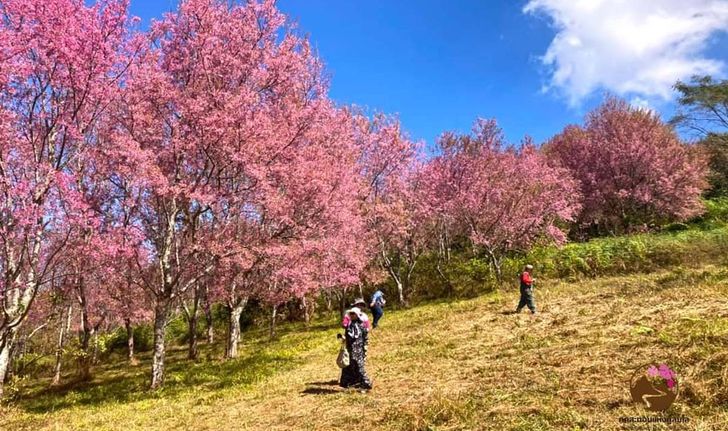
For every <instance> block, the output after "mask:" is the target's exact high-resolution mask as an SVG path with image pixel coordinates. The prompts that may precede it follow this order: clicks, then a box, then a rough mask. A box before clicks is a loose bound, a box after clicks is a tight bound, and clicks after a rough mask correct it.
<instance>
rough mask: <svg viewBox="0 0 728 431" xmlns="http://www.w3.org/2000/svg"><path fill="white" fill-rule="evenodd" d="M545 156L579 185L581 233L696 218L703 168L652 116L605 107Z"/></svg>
mask: <svg viewBox="0 0 728 431" xmlns="http://www.w3.org/2000/svg"><path fill="white" fill-rule="evenodd" d="M545 151H546V153H547V154H548V155H549V157H550V159H551V160H553V161H554V162H555V163H556V164H558V165H560V166H563V167H566V168H567V169H569V171H570V172H571V173H572V175H573V176H574V177H575V178H576V179H577V180H578V182H579V187H580V189H581V194H582V195H583V209H582V211H581V213H580V214H579V217H578V224H579V226H578V227H579V228H580V229H581V230H582V232H588V231H591V232H592V233H594V234H607V233H611V234H618V233H623V232H626V231H629V230H632V229H637V228H640V227H644V226H647V225H650V224H658V223H664V222H666V221H671V220H685V219H687V218H690V217H692V216H694V215H696V214H698V213H700V211H701V208H702V207H701V203H700V194H701V192H702V191H703V190H705V188H706V187H707V183H706V173H707V167H706V161H705V160H704V158H703V157H701V156H700V155H699V154H698V153H697V152H696V151H694V150H693V149H692V148H690V147H688V146H686V145H685V144H683V143H682V142H680V139H679V138H678V136H677V135H676V134H675V132H674V131H673V130H672V129H671V128H670V127H668V126H667V125H665V124H664V123H663V122H662V121H661V120H660V119H659V118H658V116H657V115H656V114H655V113H653V112H651V111H647V110H643V109H637V108H633V107H631V106H629V105H628V104H627V103H626V102H625V101H623V100H618V99H614V98H610V99H607V100H606V101H605V102H604V104H602V105H601V106H600V107H598V108H597V109H595V110H594V111H592V112H591V113H589V115H588V116H587V118H586V122H585V124H584V126H583V127H579V126H568V127H567V128H566V129H564V131H563V132H562V133H561V134H559V135H557V136H555V137H553V138H552V139H551V140H550V141H549V142H548V143H547V144H546V145H545Z"/></svg>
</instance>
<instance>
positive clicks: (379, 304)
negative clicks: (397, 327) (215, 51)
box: [369, 289, 387, 328]
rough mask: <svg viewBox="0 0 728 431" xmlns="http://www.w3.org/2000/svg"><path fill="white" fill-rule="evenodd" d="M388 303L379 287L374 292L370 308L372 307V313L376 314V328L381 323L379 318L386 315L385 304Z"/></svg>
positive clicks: (374, 324) (374, 323)
mask: <svg viewBox="0 0 728 431" xmlns="http://www.w3.org/2000/svg"><path fill="white" fill-rule="evenodd" d="M386 303H387V301H385V300H384V293H383V292H382V291H381V290H379V289H377V291H376V292H374V293H373V294H372V301H371V303H370V304H369V308H371V309H372V315H373V316H374V322H373V324H372V326H373V327H375V328H376V327H377V325H378V324H379V319H381V318H382V316H384V304H386Z"/></svg>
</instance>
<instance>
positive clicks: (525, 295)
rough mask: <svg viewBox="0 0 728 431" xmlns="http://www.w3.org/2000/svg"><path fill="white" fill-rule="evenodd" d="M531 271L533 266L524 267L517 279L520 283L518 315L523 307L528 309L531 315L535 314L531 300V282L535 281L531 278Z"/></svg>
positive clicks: (533, 302) (534, 304)
mask: <svg viewBox="0 0 728 431" xmlns="http://www.w3.org/2000/svg"><path fill="white" fill-rule="evenodd" d="M531 271H533V266H532V265H526V267H525V268H524V269H523V272H522V273H521V274H520V276H519V277H518V278H519V279H520V282H521V299H520V301H518V307H517V308H516V313H520V312H521V309H523V307H528V309H529V310H531V313H533V314H536V302H535V301H534V299H533V282H534V281H535V279H534V278H533V277H532V276H531Z"/></svg>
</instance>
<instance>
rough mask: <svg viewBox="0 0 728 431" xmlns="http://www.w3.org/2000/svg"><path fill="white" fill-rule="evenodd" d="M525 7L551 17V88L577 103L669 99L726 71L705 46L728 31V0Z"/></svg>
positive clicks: (582, 0) (610, 0)
mask: <svg viewBox="0 0 728 431" xmlns="http://www.w3.org/2000/svg"><path fill="white" fill-rule="evenodd" d="M523 11H524V13H528V14H539V13H543V14H546V15H547V16H548V17H549V18H550V20H551V21H552V23H553V26H554V27H555V29H556V31H557V33H556V36H555V37H554V39H553V40H552V41H551V44H550V46H549V47H548V49H547V51H546V53H545V54H544V55H543V57H542V61H543V63H544V64H545V65H547V66H548V67H549V68H550V73H551V76H550V81H549V83H548V84H547V85H546V87H545V88H546V89H547V90H558V91H562V92H563V93H564V95H565V96H566V97H567V98H568V100H569V102H570V103H571V104H572V105H578V104H579V102H580V101H581V100H583V99H584V98H585V97H587V96H589V95H591V94H592V93H594V92H595V91H598V90H607V91H610V92H614V93H616V94H619V95H622V96H631V97H639V99H640V100H642V101H645V102H646V101H647V99H662V100H669V99H671V98H672V96H673V94H672V86H673V85H674V84H675V81H676V80H678V79H687V78H689V77H690V76H692V75H701V74H707V75H720V74H722V73H723V72H724V70H725V63H724V62H723V61H721V60H718V59H711V58H707V57H706V55H705V51H706V48H707V46H708V43H709V41H710V38H711V36H712V35H714V34H716V33H717V32H723V31H728V0H530V1H529V2H528V4H526V6H525V7H524V8H523Z"/></svg>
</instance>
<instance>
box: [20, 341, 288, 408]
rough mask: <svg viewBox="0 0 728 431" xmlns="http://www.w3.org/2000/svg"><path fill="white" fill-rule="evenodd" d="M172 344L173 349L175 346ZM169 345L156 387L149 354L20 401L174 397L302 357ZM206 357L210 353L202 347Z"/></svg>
mask: <svg viewBox="0 0 728 431" xmlns="http://www.w3.org/2000/svg"><path fill="white" fill-rule="evenodd" d="M170 350H171V351H170ZM170 350H168V357H167V361H166V364H165V365H166V380H165V384H164V387H163V388H162V389H160V390H157V391H150V390H149V389H148V386H149V361H150V359H149V355H148V354H146V355H144V357H143V358H140V359H142V361H141V362H142V364H141V366H136V367H131V366H129V365H128V364H127V363H125V362H123V361H119V362H117V363H116V364H114V366H105V367H103V368H101V367H100V368H99V369H97V370H96V375H95V376H94V379H93V380H91V381H87V382H78V381H73V380H70V381H69V382H68V383H66V384H64V385H61V386H57V387H47V386H46V387H43V386H38V387H37V389H36V390H34V391H30V392H28V393H27V394H25V395H23V396H21V397H20V398H19V399H18V400H17V401H16V405H17V406H18V407H20V408H21V409H23V410H26V411H28V412H32V413H46V412H49V411H54V410H61V409H65V408H69V407H71V406H78V405H86V406H99V405H104V404H107V403H112V404H124V403H129V402H134V401H141V400H146V399H155V398H169V397H174V396H177V395H181V394H183V393H185V392H190V391H200V390H202V391H205V390H207V391H216V390H221V389H224V388H228V387H233V386H243V387H244V386H249V385H252V384H255V383H257V382H259V381H261V380H264V379H265V378H267V377H270V376H272V375H273V374H276V373H279V372H282V371H285V370H289V369H292V368H293V367H295V366H296V365H298V364H300V363H301V360H300V359H298V358H297V357H296V356H294V355H292V354H290V353H285V352H282V353H279V352H271V351H267V350H265V349H261V350H256V351H254V352H251V353H250V354H248V355H247V356H244V357H242V358H239V359H235V360H227V361H223V360H219V359H211V360H207V361H205V360H201V361H198V362H192V361H189V360H187V359H184V358H185V353H186V352H185V350H184V349H183V348H178V349H174V350H172V349H170ZM200 356H201V357H204V353H203V352H201V355H200Z"/></svg>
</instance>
